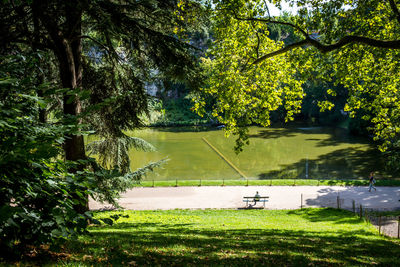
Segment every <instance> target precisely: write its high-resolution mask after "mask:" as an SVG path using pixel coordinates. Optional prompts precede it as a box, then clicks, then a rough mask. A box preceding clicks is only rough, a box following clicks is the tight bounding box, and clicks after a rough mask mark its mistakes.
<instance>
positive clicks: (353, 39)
mask: <svg viewBox="0 0 400 267" xmlns="http://www.w3.org/2000/svg"><path fill="white" fill-rule="evenodd" d="M351 43H360V44H365V45H369V46H372V47H377V48H386V49H400V40H393V41H383V40H376V39H372V38H368V37H363V36H354V35H348V36H344V37H343V38H342V39H340V40H339V41H338V42H337V43H335V44H331V45H325V44H322V43H320V42H318V41H317V40H314V39H312V38H310V37H307V38H306V39H305V40H302V41H299V42H296V43H293V44H290V45H288V46H285V47H283V48H281V49H279V50H277V51H274V52H272V53H268V54H266V55H264V56H262V57H260V58H258V59H256V60H255V61H254V62H253V64H258V63H260V62H262V61H263V60H265V59H267V58H271V57H274V56H276V55H279V54H283V53H286V52H288V51H290V50H293V49H294V48H296V47H300V46H303V45H311V46H314V47H315V48H317V49H318V50H319V51H321V52H322V53H327V52H331V51H333V50H336V49H339V48H341V47H343V46H345V45H347V44H351Z"/></svg>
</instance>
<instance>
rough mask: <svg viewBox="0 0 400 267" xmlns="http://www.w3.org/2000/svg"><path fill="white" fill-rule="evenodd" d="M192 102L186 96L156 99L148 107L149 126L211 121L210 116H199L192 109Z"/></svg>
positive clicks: (201, 123) (198, 123)
mask: <svg viewBox="0 0 400 267" xmlns="http://www.w3.org/2000/svg"><path fill="white" fill-rule="evenodd" d="M192 107H193V103H192V102H191V101H190V100H189V99H188V96H185V97H182V98H176V99H165V100H164V101H162V100H157V102H155V104H153V105H152V106H151V107H150V112H149V113H150V119H151V120H149V121H148V123H147V125H149V126H192V125H204V124H209V123H212V122H213V121H212V118H205V117H203V118H202V117H200V116H199V115H197V114H196V113H194V112H193V111H192Z"/></svg>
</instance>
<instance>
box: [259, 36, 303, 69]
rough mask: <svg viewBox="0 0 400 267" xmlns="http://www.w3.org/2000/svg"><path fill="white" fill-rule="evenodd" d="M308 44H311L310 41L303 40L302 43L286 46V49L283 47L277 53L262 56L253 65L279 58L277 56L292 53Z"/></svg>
mask: <svg viewBox="0 0 400 267" xmlns="http://www.w3.org/2000/svg"><path fill="white" fill-rule="evenodd" d="M306 44H309V41H308V40H307V39H306V40H302V41H300V42H296V43H293V44H290V45H288V46H285V47H283V48H281V49H279V50H277V51H274V52H272V53H268V54H266V55H264V56H262V57H260V58H258V59H256V60H255V61H254V62H253V64H258V63H260V62H262V61H264V60H265V59H267V58H271V57H274V56H277V55H280V54H283V53H286V52H288V51H290V50H293V49H295V48H296V47H300V46H303V45H306Z"/></svg>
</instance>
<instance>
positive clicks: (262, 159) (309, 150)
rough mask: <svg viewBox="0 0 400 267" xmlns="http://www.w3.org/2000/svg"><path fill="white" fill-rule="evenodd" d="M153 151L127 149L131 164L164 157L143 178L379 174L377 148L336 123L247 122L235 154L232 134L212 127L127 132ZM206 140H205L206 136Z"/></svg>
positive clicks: (326, 177) (187, 178)
mask: <svg viewBox="0 0 400 267" xmlns="http://www.w3.org/2000/svg"><path fill="white" fill-rule="evenodd" d="M128 134H129V135H131V136H136V137H140V138H143V139H145V140H146V141H148V142H150V143H151V144H153V145H154V146H155V147H156V148H157V151H155V152H141V151H136V150H132V151H131V152H130V155H131V160H132V166H131V167H132V169H136V168H139V167H142V166H144V165H145V164H147V163H149V162H152V161H157V160H161V159H163V158H168V159H169V160H168V162H167V163H166V164H164V165H163V167H161V168H158V169H157V170H155V172H154V173H151V174H149V175H147V177H146V178H145V180H153V179H154V180H172V179H180V180H191V179H210V180H214V179H244V178H248V179H279V178H310V179H317V178H318V179H354V178H357V179H358V178H367V176H368V173H369V172H370V171H372V170H374V171H378V173H379V174H381V175H382V176H384V175H387V174H385V173H384V172H383V170H382V159H381V158H380V152H378V151H377V150H375V149H374V148H373V146H372V145H371V144H370V143H368V141H367V140H366V139H363V138H357V137H354V136H351V135H349V134H348V133H347V131H346V130H343V129H339V128H320V127H311V128H296V127H293V128H261V127H250V145H248V146H245V147H244V151H243V152H241V153H240V154H239V155H236V154H235V152H234V151H233V147H234V140H235V137H233V136H231V137H229V138H226V137H225V136H224V132H223V131H222V130H218V129H216V128H208V129H207V128H147V129H142V130H137V131H133V132H129V133H128ZM206 141H207V142H208V143H207V142H206Z"/></svg>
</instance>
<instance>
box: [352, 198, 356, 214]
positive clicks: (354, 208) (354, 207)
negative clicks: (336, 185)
mask: <svg viewBox="0 0 400 267" xmlns="http://www.w3.org/2000/svg"><path fill="white" fill-rule="evenodd" d="M352 204H353V213H356V201H355V200H354V199H353V201H352Z"/></svg>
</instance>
